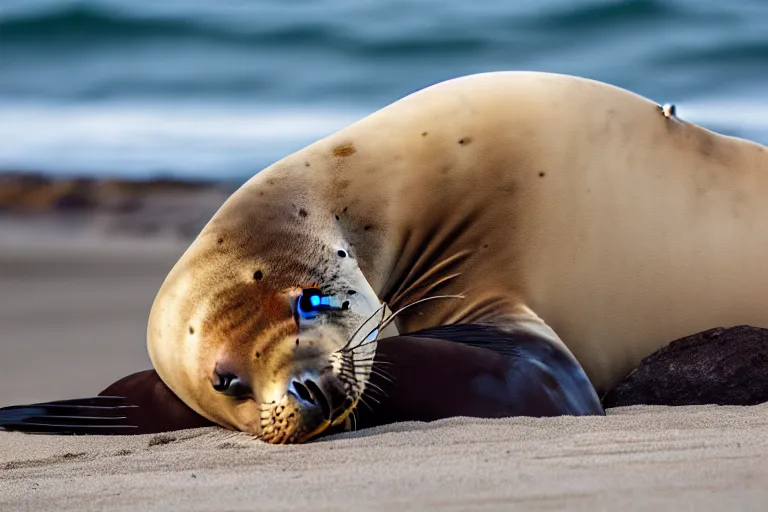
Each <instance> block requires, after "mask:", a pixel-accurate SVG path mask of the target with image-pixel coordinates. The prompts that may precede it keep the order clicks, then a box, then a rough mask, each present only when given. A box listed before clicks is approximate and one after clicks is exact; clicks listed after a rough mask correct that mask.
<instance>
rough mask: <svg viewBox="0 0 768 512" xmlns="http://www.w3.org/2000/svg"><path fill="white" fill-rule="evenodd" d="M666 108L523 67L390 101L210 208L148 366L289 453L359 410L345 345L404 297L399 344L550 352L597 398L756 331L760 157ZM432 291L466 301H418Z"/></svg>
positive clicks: (761, 291) (158, 326)
mask: <svg viewBox="0 0 768 512" xmlns="http://www.w3.org/2000/svg"><path fill="white" fill-rule="evenodd" d="M667 110H669V109H667ZM666 114H669V113H668V112H665V111H664V109H663V108H662V107H661V106H660V105H658V104H657V103H654V102H652V101H649V100H647V99H645V98H642V97H640V96H638V95H635V94H633V93H630V92H628V91H625V90H622V89H619V88H616V87H613V86H610V85H607V84H603V83H599V82H595V81H592V80H587V79H582V78H576V77H570V76H563V75H555V74H546V73H527V72H503V73H489V74H481V75H473V76H469V77H464V78H459V79H454V80H450V81H447V82H444V83H440V84H437V85H434V86H432V87H428V88H427V89H424V90H422V91H419V92H416V93H414V94H412V95H410V96H408V97H406V98H404V99H402V100H399V101H397V102H395V103H394V104H392V105H390V106H388V107H385V108H384V109H382V110H380V111H378V112H376V113H374V114H372V115H370V116H368V117H366V118H364V119H362V120H361V121H359V122H357V123H355V124H353V125H351V126H349V127H347V128H344V129H342V130H340V131H339V132H337V133H335V134H333V135H331V136H329V137H327V138H324V139H322V140H320V141H318V142H316V143H314V144H312V145H310V146H308V147H306V148H304V149H302V150H300V151H298V152H296V153H294V154H292V155H290V156H288V157H286V158H284V159H283V160H280V161H278V162H277V163H275V164H274V165H272V166H270V167H268V168H267V169H265V170H263V171H262V172H260V173H258V174H257V175H256V176H254V177H253V178H252V179H250V180H249V181H248V182H247V183H245V184H244V185H243V186H242V187H241V188H240V189H239V190H238V191H236V192H235V193H234V194H233V195H232V196H231V197H230V198H229V199H228V200H227V201H226V202H225V203H224V205H223V206H222V207H221V209H220V210H219V211H218V212H217V213H216V214H215V215H214V217H213V218H212V219H211V221H210V222H209V223H208V224H207V225H206V227H205V228H204V229H203V230H202V232H201V233H200V235H199V236H198V237H197V239H196V240H195V241H194V243H193V244H192V245H191V246H190V248H189V249H188V250H187V252H186V253H185V254H184V255H183V256H182V258H181V259H180V260H179V262H178V263H177V264H176V265H175V267H174V268H173V270H172V271H171V272H170V274H169V275H168V277H167V279H166V281H165V283H164V284H163V286H162V288H161V290H160V292H159V294H158V296H157V298H156V300H155V303H154V305H153V307H152V312H151V315H150V321H149V326H148V347H149V352H150V356H151V359H152V362H153V365H154V366H155V368H156V370H157V372H158V374H159V375H160V377H161V378H162V379H163V381H164V382H165V383H166V384H167V385H168V386H169V387H170V388H171V389H172V390H173V391H174V393H175V394H176V395H178V396H179V397H180V398H181V399H182V400H183V401H184V402H185V403H186V404H188V405H189V406H190V407H192V408H193V409H194V410H195V411H197V412H198V413H199V414H201V415H203V416H205V417H206V418H208V419H210V420H212V421H214V422H216V423H218V424H220V425H223V426H227V427H229V428H233V429H237V430H243V431H246V432H251V433H254V434H257V435H260V436H261V437H262V438H264V439H265V440H267V441H272V440H286V439H287V440H290V441H297V442H298V441H302V440H306V439H309V438H311V437H313V436H314V435H317V434H318V433H319V432H322V431H323V430H324V429H326V428H328V427H329V426H331V425H333V424H341V423H343V422H344V421H346V417H347V416H348V415H349V413H350V411H352V410H353V409H354V407H355V405H356V403H357V401H358V399H359V397H360V395H361V394H362V392H363V391H364V389H365V385H366V382H367V381H368V377H369V368H370V361H371V360H372V359H373V357H374V355H375V352H376V342H375V337H376V336H375V333H372V335H371V336H372V337H371V339H370V340H368V342H364V343H361V340H362V339H363V338H362V337H363V336H365V333H367V331H368V330H369V329H368V328H367V327H366V328H365V329H363V331H364V332H363V333H362V334H360V335H355V332H356V331H357V330H358V327H359V326H360V325H361V324H363V323H364V322H365V320H366V319H368V318H371V317H375V312H376V311H377V307H378V306H379V301H383V302H384V303H386V304H387V305H389V307H390V308H392V310H395V311H396V310H398V309H400V308H402V307H404V306H407V305H411V304H414V303H416V305H415V306H414V307H412V308H410V309H408V310H407V311H403V312H402V314H401V315H400V316H399V318H398V319H397V322H396V323H397V327H398V329H399V332H413V331H417V330H420V329H424V328H429V327H434V326H440V325H448V324H455V323H487V324H491V325H494V326H496V327H498V328H500V329H504V330H507V331H509V332H517V333H521V332H522V333H526V334H529V335H532V336H540V337H542V338H543V339H546V340H548V341H550V342H552V343H557V344H560V346H561V347H562V348H563V349H564V350H567V351H570V352H571V353H572V354H573V355H574V356H575V357H576V359H577V360H578V361H579V362H580V363H581V365H582V366H583V367H584V369H585V371H586V373H587V375H588V376H589V378H590V380H591V382H592V383H593V384H594V386H595V388H596V389H597V390H598V392H599V393H603V392H605V391H607V390H608V389H609V388H611V387H612V386H613V385H614V384H615V383H616V382H617V381H618V379H620V378H621V377H623V376H624V375H625V374H627V373H628V372H629V371H630V370H631V369H632V368H634V367H635V366H637V364H638V363H639V362H640V360H641V359H642V358H643V357H645V356H647V355H649V354H650V353H651V352H653V351H654V350H656V349H658V348H659V347H661V346H663V345H664V344H665V343H666V342H667V341H668V340H671V339H676V338H679V337H682V336H685V335H688V334H690V333H693V332H699V331H703V330H705V329H707V328H710V327H715V326H726V327H727V326H731V325H737V324H749V325H754V326H766V324H768V315H766V311H768V267H766V265H765V256H766V254H768V201H767V200H766V198H768V150H767V149H766V148H765V147H763V146H761V145H759V144H755V143H752V142H748V141H745V140H741V139H737V138H732V137H726V136H722V135H718V134H715V133H713V132H710V131H708V130H706V129H704V128H701V127H698V126H696V125H694V124H692V123H688V122H686V121H683V120H681V119H680V118H679V117H677V115H666ZM447 294H461V295H463V296H464V297H465V298H464V299H463V300H439V301H437V300H435V301H429V302H424V303H417V301H418V300H420V299H422V298H427V297H430V296H433V295H447ZM302 301H303V302H302ZM312 301H317V306H318V307H319V308H320V309H315V304H314V302H312ZM322 301H325V302H322ZM322 308H324V309H322ZM355 336H359V337H357V338H356V337H355ZM353 346H354V347H358V348H357V349H356V350H355V351H354V353H350V352H349V351H348V350H346V349H348V348H349V347H353ZM345 350H346V351H345ZM344 369H346V370H348V371H346V372H344V371H342V370H344ZM297 383H299V384H300V385H301V383H309V384H304V385H305V386H307V385H308V386H310V387H311V388H313V389H310V390H309V391H310V392H321V393H322V394H323V395H325V396H326V397H327V398H326V399H327V401H328V406H327V408H326V409H327V410H326V411H323V413H322V414H321V415H320V416H322V418H320V416H318V414H317V410H316V409H314V408H311V407H310V408H308V407H307V404H306V401H303V400H302V399H301V395H302V394H303V393H305V392H306V391H307V390H306V389H305V390H302V389H301V388H298V389H297V388H296V384H297Z"/></svg>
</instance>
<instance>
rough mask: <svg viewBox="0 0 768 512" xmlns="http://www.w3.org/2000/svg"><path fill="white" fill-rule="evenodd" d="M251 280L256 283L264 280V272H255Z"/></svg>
mask: <svg viewBox="0 0 768 512" xmlns="http://www.w3.org/2000/svg"><path fill="white" fill-rule="evenodd" d="M253 279H254V280H256V281H261V280H262V279H264V272H262V271H261V270H257V271H256V272H254V273H253Z"/></svg>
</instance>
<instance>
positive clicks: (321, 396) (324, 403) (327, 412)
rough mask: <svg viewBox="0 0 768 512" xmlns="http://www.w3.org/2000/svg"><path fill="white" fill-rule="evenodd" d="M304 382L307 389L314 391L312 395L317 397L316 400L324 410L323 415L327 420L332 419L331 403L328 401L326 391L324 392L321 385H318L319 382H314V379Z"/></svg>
mask: <svg viewBox="0 0 768 512" xmlns="http://www.w3.org/2000/svg"><path fill="white" fill-rule="evenodd" d="M304 384H305V385H306V386H307V389H309V392H310V393H312V396H313V397H314V398H315V400H314V402H315V403H316V404H317V405H318V406H319V407H320V409H321V410H322V411H323V417H324V418H325V419H326V420H329V419H331V404H330V403H329V402H328V399H327V398H326V397H325V393H323V390H322V389H320V386H318V385H317V384H315V383H314V381H311V380H305V381H304Z"/></svg>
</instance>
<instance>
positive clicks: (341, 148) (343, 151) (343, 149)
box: [333, 142, 357, 158]
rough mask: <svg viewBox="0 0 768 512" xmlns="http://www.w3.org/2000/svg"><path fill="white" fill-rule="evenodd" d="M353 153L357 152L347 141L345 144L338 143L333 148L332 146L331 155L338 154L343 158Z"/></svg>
mask: <svg viewBox="0 0 768 512" xmlns="http://www.w3.org/2000/svg"><path fill="white" fill-rule="evenodd" d="M355 153H357V149H355V146H354V145H353V144H352V143H351V142H348V143H346V144H340V145H338V146H336V147H335V148H333V156H338V157H342V158H343V157H347V156H352V155H354V154H355Z"/></svg>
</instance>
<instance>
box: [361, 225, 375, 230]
mask: <svg viewBox="0 0 768 512" xmlns="http://www.w3.org/2000/svg"><path fill="white" fill-rule="evenodd" d="M372 227H373V226H371V225H367V226H365V227H363V229H364V230H366V231H370V230H371V228H372Z"/></svg>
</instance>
